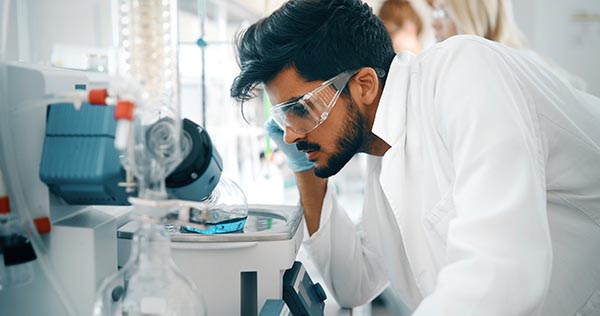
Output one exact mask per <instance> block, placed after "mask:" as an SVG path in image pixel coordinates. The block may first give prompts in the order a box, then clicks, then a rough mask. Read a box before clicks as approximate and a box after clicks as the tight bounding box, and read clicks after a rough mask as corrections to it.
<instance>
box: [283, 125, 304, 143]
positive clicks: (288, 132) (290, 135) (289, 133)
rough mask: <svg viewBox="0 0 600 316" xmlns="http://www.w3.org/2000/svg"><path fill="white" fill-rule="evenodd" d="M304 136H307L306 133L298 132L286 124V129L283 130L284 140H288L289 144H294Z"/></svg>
mask: <svg viewBox="0 0 600 316" xmlns="http://www.w3.org/2000/svg"><path fill="white" fill-rule="evenodd" d="M304 136H305V134H300V133H297V132H295V131H294V130H292V129H291V128H289V127H287V126H286V128H285V130H284V131H283V141H284V142H286V143H287V144H293V143H295V142H297V141H299V140H301V139H302V138H304Z"/></svg>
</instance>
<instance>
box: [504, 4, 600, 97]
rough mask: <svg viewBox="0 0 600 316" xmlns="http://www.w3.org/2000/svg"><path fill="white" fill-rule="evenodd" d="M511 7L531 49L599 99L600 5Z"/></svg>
mask: <svg viewBox="0 0 600 316" xmlns="http://www.w3.org/2000/svg"><path fill="white" fill-rule="evenodd" d="M513 6H514V10H515V18H516V20H517V23H518V24H519V26H520V27H521V29H522V30H523V32H524V33H525V35H526V36H527V38H528V40H529V43H530V46H531V48H532V49H533V50H535V51H537V52H538V53H540V54H542V55H543V56H545V57H548V58H550V59H552V60H553V61H554V62H556V63H557V64H559V65H560V66H562V67H563V68H564V69H566V70H567V71H569V72H571V73H572V74H575V75H577V76H579V77H581V78H583V79H584V80H585V81H586V83H587V91H588V92H590V93H592V94H595V95H598V96H600V58H599V56H600V1H597V0H594V1H592V0H513Z"/></svg>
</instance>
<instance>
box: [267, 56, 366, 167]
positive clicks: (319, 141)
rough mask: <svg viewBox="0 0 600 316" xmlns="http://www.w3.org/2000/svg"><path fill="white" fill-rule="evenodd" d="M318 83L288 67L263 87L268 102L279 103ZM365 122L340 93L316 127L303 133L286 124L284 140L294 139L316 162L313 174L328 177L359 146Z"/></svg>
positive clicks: (315, 86) (362, 140)
mask: <svg viewBox="0 0 600 316" xmlns="http://www.w3.org/2000/svg"><path fill="white" fill-rule="evenodd" d="M321 83H322V81H312V82H307V81H304V79H303V78H301V77H300V76H299V75H298V74H297V73H296V71H295V69H294V68H291V67H290V68H286V69H284V70H282V71H281V72H280V73H279V74H278V75H277V76H276V77H275V78H274V79H273V80H271V81H269V82H268V83H266V84H265V87H266V90H267V93H268V94H269V98H270V100H271V103H273V104H278V103H281V102H285V101H287V100H290V99H293V98H297V97H302V96H303V95H304V94H306V93H308V92H310V91H312V90H313V89H315V88H317V87H318V86H319V85H320V84H321ZM348 84H350V83H348ZM364 125H365V124H364V118H363V116H362V114H361V113H360V112H359V110H358V108H357V107H356V106H355V105H354V104H352V102H351V100H350V99H349V98H348V97H347V96H345V95H342V96H341V97H340V98H338V100H337V102H336V104H335V105H334V106H333V108H332V109H331V111H330V112H329V115H328V116H327V119H326V120H325V121H323V123H322V124H321V125H319V127H317V128H316V129H314V130H312V131H311V132H309V133H306V134H300V133H296V132H294V131H293V130H291V129H290V128H286V129H285V131H284V132H285V135H284V140H285V142H286V143H290V144H291V143H296V146H297V147H298V149H299V150H301V151H303V152H305V153H306V154H307V156H308V159H309V160H310V161H312V162H314V163H315V174H316V175H317V176H319V177H321V178H327V177H330V176H332V175H334V174H336V173H338V172H339V171H340V170H341V169H342V167H344V165H346V163H347V162H348V161H349V160H350V159H351V158H352V156H354V154H355V153H356V152H357V151H358V150H359V148H360V147H361V145H362V144H363V142H364V135H365V132H364V131H365V127H364Z"/></svg>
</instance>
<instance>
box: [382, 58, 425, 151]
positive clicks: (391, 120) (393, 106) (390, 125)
mask: <svg viewBox="0 0 600 316" xmlns="http://www.w3.org/2000/svg"><path fill="white" fill-rule="evenodd" d="M414 59H415V55H413V54H412V53H410V52H400V53H398V55H396V57H394V60H393V61H392V64H391V65H390V70H389V74H388V77H387V80H386V83H385V86H384V88H383V93H382V95H381V99H380V100H379V105H378V107H377V112H376V113H375V120H374V122H373V129H372V131H373V133H374V134H375V135H377V136H379V137H380V138H381V139H383V140H384V141H385V142H386V143H388V144H389V145H391V146H394V145H398V144H399V143H403V142H404V139H405V136H406V104H407V102H408V91H409V89H408V88H409V84H410V72H411V66H412V64H413V61H414Z"/></svg>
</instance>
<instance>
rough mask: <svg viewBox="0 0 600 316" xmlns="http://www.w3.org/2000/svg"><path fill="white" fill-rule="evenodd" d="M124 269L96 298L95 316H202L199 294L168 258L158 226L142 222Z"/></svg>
mask: <svg viewBox="0 0 600 316" xmlns="http://www.w3.org/2000/svg"><path fill="white" fill-rule="evenodd" d="M131 250H132V252H131V256H130V258H129V260H128V261H127V263H126V264H125V266H124V267H123V268H122V269H121V270H119V271H118V272H117V273H116V274H114V275H112V276H111V277H109V278H107V279H106V280H105V281H104V282H103V284H102V286H101V287H100V289H99V290H98V293H97V296H96V303H95V306H94V315H95V316H142V315H152V316H184V315H185V316H205V315H206V309H205V303H204V300H203V297H202V295H201V294H200V292H199V290H198V289H197V288H196V286H195V285H194V284H193V283H192V282H191V281H190V280H189V279H187V278H186V277H185V275H183V273H182V272H181V271H180V270H179V269H178V268H177V266H175V263H174V262H173V259H172V258H171V249H170V239H169V235H168V234H167V232H166V231H165V228H164V225H163V224H161V223H156V222H154V223H151V222H149V221H148V220H142V221H141V223H140V229H139V231H138V232H137V233H136V235H135V236H134V239H133V243H132V247H131Z"/></svg>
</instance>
